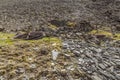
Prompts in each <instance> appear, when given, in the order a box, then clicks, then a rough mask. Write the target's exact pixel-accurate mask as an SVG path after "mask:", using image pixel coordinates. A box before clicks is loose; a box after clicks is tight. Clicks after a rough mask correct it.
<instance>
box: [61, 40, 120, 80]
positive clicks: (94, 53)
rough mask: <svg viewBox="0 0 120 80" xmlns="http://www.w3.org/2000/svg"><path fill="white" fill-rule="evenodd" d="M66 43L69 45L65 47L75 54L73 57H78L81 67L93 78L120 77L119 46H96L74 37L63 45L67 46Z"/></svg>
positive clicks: (117, 78)
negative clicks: (119, 66)
mask: <svg viewBox="0 0 120 80" xmlns="http://www.w3.org/2000/svg"><path fill="white" fill-rule="evenodd" d="M64 44H67V45H68V46H67V48H64V49H67V50H68V51H71V53H73V54H74V57H73V58H75V59H76V62H77V65H78V66H79V68H80V69H82V70H83V71H85V72H86V74H87V75H90V76H91V78H92V79H93V80H119V79H120V76H119V72H120V70H119V69H118V68H116V67H117V66H118V65H120V61H119V58H120V48H119V47H109V46H104V47H102V46H96V45H92V44H90V43H84V42H82V41H80V40H73V39H72V40H65V41H64V42H63V47H66V46H65V45H64ZM78 46H79V47H78ZM73 48H74V49H73ZM65 53H67V51H66V52H65ZM73 62H74V61H73ZM116 69H117V70H116Z"/></svg>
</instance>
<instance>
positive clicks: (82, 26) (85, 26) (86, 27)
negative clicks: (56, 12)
mask: <svg viewBox="0 0 120 80" xmlns="http://www.w3.org/2000/svg"><path fill="white" fill-rule="evenodd" d="M75 28H76V29H77V30H80V31H83V32H89V31H91V30H93V27H92V26H91V24H90V22H87V21H85V20H83V21H80V22H79V23H77V24H76V26H75Z"/></svg>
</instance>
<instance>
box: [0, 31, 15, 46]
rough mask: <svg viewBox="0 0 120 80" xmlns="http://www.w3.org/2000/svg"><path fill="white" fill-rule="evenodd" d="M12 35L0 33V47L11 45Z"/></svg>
mask: <svg viewBox="0 0 120 80" xmlns="http://www.w3.org/2000/svg"><path fill="white" fill-rule="evenodd" d="M13 37H14V34H13V33H2V32H0V45H6V44H12V43H13Z"/></svg>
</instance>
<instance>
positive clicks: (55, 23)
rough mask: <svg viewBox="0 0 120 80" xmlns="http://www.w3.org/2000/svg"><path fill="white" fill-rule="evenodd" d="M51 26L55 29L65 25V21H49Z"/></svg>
mask: <svg viewBox="0 0 120 80" xmlns="http://www.w3.org/2000/svg"><path fill="white" fill-rule="evenodd" d="M49 22H50V23H51V24H52V25H55V26H57V27H60V26H65V25H66V21H65V20H51V21H49Z"/></svg>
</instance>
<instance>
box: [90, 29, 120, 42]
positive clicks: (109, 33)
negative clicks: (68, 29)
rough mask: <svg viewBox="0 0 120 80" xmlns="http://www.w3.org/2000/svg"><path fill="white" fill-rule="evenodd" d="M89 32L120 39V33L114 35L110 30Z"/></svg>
mask: <svg viewBox="0 0 120 80" xmlns="http://www.w3.org/2000/svg"><path fill="white" fill-rule="evenodd" d="M89 34H93V35H105V36H106V37H110V38H113V39H115V40H120V33H115V34H114V35H113V34H112V32H110V31H105V30H92V31H91V32H89Z"/></svg>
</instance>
